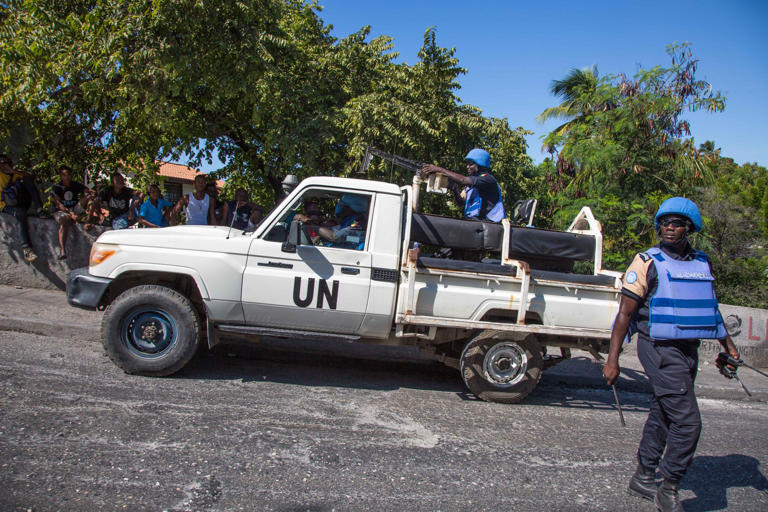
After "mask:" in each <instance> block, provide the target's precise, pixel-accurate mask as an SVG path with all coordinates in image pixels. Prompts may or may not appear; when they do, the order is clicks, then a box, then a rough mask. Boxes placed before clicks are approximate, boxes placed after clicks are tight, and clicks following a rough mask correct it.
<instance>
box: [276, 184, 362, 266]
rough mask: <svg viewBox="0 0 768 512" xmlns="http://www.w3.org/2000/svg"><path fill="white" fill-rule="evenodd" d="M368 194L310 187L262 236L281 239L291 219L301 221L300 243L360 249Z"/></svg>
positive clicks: (284, 236) (283, 237)
mask: <svg viewBox="0 0 768 512" xmlns="http://www.w3.org/2000/svg"><path fill="white" fill-rule="evenodd" d="M370 206H371V196H369V195H367V194H352V193H347V194H344V193H341V192H338V191H333V190H323V189H310V190H307V191H306V192H304V194H302V195H301V197H300V198H299V199H297V200H296V201H295V202H294V203H293V204H292V205H291V207H290V208H289V209H288V211H287V212H286V213H285V214H284V215H283V216H282V217H281V218H280V220H279V221H278V222H277V223H276V224H275V225H274V226H273V227H272V229H271V230H270V231H269V233H268V234H267V236H266V237H265V238H266V240H270V241H273V242H284V241H285V240H286V238H287V236H288V230H289V229H290V225H291V222H292V221H293V220H299V221H301V222H302V223H303V226H304V232H303V236H302V244H303V245H314V246H317V247H335V248H338V249H351V250H357V251H361V250H363V248H364V247H365V240H366V235H367V232H368V214H369V210H370Z"/></svg>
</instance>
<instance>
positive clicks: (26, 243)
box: [0, 154, 43, 263]
mask: <svg viewBox="0 0 768 512" xmlns="http://www.w3.org/2000/svg"><path fill="white" fill-rule="evenodd" d="M0 190H2V195H1V196H0V211H3V212H4V213H7V214H8V215H11V216H13V217H14V218H15V219H16V220H17V221H19V229H20V230H21V250H22V252H23V253H24V259H25V260H27V261H29V262H30V263H31V262H33V261H35V260H36V259H37V254H35V251H34V250H33V249H32V242H31V241H30V238H29V224H28V222H29V221H28V220H27V211H28V210H29V207H30V206H31V205H33V204H34V206H35V207H36V209H37V214H38V215H40V214H41V213H42V211H43V206H42V201H41V199H40V191H39V190H38V189H37V186H36V185H35V182H34V179H33V178H32V176H31V175H30V174H27V173H22V172H18V171H15V170H14V169H13V160H11V157H9V156H8V155H6V154H0Z"/></svg>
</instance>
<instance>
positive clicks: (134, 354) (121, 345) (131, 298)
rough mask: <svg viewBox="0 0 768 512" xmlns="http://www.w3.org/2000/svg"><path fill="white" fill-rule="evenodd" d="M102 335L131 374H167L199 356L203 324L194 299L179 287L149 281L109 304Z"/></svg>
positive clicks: (112, 356) (111, 353) (119, 363)
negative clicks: (193, 303) (193, 304)
mask: <svg viewBox="0 0 768 512" xmlns="http://www.w3.org/2000/svg"><path fill="white" fill-rule="evenodd" d="M101 333H102V338H103V343H104V349H105V350H106V351H107V355H109V358H110V359H112V361H113V362H114V363H115V364H116V365H117V366H119V367H120V368H122V369H123V371H125V373H131V374H135V375H147V376H150V377H163V376H166V375H171V374H172V373H175V372H177V371H179V370H181V369H182V368H183V367H184V366H185V365H186V364H187V363H188V362H189V361H190V360H191V359H192V357H194V355H195V352H196V351H197V347H198V345H199V343H200V322H199V319H198V316H197V312H196V311H195V308H194V307H193V306H192V303H191V302H190V301H189V299H187V298H186V297H184V296H183V295H181V294H180V293H179V292H177V291H176V290H173V289H171V288H166V287H165V286H157V285H144V286H136V287H134V288H129V289H128V290H126V291H124V292H123V293H121V294H120V295H119V296H118V297H117V298H116V299H115V300H114V301H113V302H112V303H111V304H110V305H109V307H108V308H107V310H106V311H105V312H104V317H103V319H102V321H101Z"/></svg>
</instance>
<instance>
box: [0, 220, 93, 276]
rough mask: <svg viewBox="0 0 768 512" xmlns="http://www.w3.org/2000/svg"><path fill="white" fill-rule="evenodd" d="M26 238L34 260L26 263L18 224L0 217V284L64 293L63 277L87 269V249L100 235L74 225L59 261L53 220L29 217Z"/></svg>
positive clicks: (55, 226)
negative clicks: (33, 251)
mask: <svg viewBox="0 0 768 512" xmlns="http://www.w3.org/2000/svg"><path fill="white" fill-rule="evenodd" d="M28 221H29V237H30V239H31V240H32V248H33V249H34V250H35V252H36V253H37V256H38V258H37V260H35V261H34V262H32V263H29V262H28V261H26V260H25V259H24V255H23V254H22V251H21V233H20V231H19V223H18V222H17V221H16V219H15V218H14V217H11V216H10V215H8V214H5V213H0V284H4V285H10V286H23V287H25V288H43V289H52V290H55V289H59V290H64V289H65V287H66V284H67V273H68V272H69V271H70V270H72V269H75V268H79V267H84V266H86V265H88V257H89V255H90V252H91V245H92V244H93V242H94V241H95V240H96V238H98V236H99V235H100V234H101V233H103V232H104V230H105V229H107V228H105V227H103V226H95V227H94V228H93V229H92V230H91V231H90V232H86V231H85V230H84V229H83V225H82V224H79V223H78V224H75V225H74V226H72V228H71V229H70V230H69V236H68V237H67V245H66V248H67V259H66V260H59V259H57V255H58V253H59V238H58V237H59V235H58V224H57V223H56V221H55V220H53V219H39V218H37V217H29V219H28Z"/></svg>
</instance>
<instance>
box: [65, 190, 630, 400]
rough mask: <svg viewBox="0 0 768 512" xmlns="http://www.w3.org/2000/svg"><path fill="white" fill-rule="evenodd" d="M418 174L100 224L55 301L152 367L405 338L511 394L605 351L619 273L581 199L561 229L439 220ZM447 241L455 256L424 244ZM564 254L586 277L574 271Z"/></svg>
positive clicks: (497, 394)
mask: <svg viewBox="0 0 768 512" xmlns="http://www.w3.org/2000/svg"><path fill="white" fill-rule="evenodd" d="M431 180H432V181H431V182H430V183H428V184H427V185H428V186H427V190H440V189H439V188H436V187H435V186H434V185H435V184H434V183H433V181H434V176H433V177H431ZM423 183H424V182H423V181H422V179H421V178H420V177H419V176H416V177H415V178H414V183H413V185H411V186H405V187H399V186H397V185H394V184H389V183H382V182H377V181H367V180H359V179H348V178H332V177H314V178H309V179H306V180H304V181H302V182H301V183H300V184H299V186H298V187H297V188H296V189H295V190H294V191H293V192H292V193H291V194H290V195H289V196H288V197H287V198H285V199H284V200H283V201H282V202H281V203H280V204H279V205H278V206H277V207H276V208H275V209H274V210H273V211H272V212H271V213H270V214H269V215H268V216H267V217H266V219H264V221H263V222H262V223H261V224H260V225H259V226H258V227H257V228H256V229H255V230H254V231H252V232H242V231H239V230H233V229H231V227H221V226H178V227H170V228H163V229H127V230H120V231H108V232H106V233H104V234H102V235H101V236H100V237H99V239H98V240H97V241H96V243H95V244H94V245H93V249H92V251H91V256H90V263H89V267H87V268H82V269H78V270H74V271H72V272H71V273H70V275H69V278H68V282H67V298H68V301H69V303H70V304H71V305H73V306H77V307H83V308H89V309H99V310H102V309H104V310H106V311H105V313H104V316H103V321H102V333H103V343H104V346H105V348H106V351H107V353H108V354H109V356H110V358H111V359H112V360H113V361H114V362H115V363H116V364H117V365H118V366H119V367H120V368H122V369H123V370H124V371H126V372H128V373H133V374H140V375H149V376H164V375H169V374H172V373H174V372H176V371H178V370H179V369H181V368H182V367H184V365H186V364H187V363H188V362H189V361H190V359H191V358H192V357H193V356H194V354H195V352H196V350H197V349H198V346H199V345H201V344H203V343H207V345H208V347H211V348H212V347H213V346H215V345H216V344H217V343H219V342H220V341H221V339H222V338H223V337H227V336H235V337H238V338H242V337H248V338H251V339H253V340H258V339H259V337H260V336H276V337H283V338H293V339H295V338H299V337H305V338H312V339H336V340H339V339H340V340H347V341H350V342H362V343H379V344H393V345H416V346H417V347H418V348H419V349H420V350H421V351H422V352H423V353H427V354H430V355H432V356H434V357H435V358H436V359H438V360H439V361H441V362H443V363H445V364H447V365H449V366H451V367H454V368H456V369H458V370H459V372H460V374H461V377H462V379H463V380H464V382H465V383H466V385H467V387H468V388H469V389H470V391H472V393H474V394H475V395H476V396H478V397H479V398H481V399H483V400H489V401H496V402H507V403H511V402H517V401H520V400H522V399H523V398H524V397H525V396H526V395H527V394H528V393H530V391H531V390H532V389H533V388H534V387H535V386H536V384H537V383H538V381H539V378H540V376H541V372H542V370H543V369H544V368H545V367H546V366H549V365H551V364H554V363H556V362H558V361H560V360H562V359H565V358H568V357H569V356H570V349H571V348H578V349H583V350H587V351H589V352H590V353H591V354H592V355H593V356H595V357H598V358H599V355H598V353H599V352H606V351H607V347H608V340H609V337H610V327H611V323H612V321H613V318H614V316H615V315H616V312H617V307H618V296H619V292H620V287H621V282H620V277H621V275H620V274H619V273H616V272H611V271H604V270H602V269H601V254H602V236H601V232H600V224H599V223H598V222H597V221H596V220H595V219H594V217H593V216H592V213H591V212H590V210H589V209H588V208H584V209H583V210H582V211H581V212H580V213H579V215H578V216H577V218H576V219H575V220H574V222H573V224H572V225H571V226H570V228H569V229H568V230H567V231H565V232H558V231H549V230H543V229H534V228H531V227H514V226H511V225H510V223H509V222H508V221H506V220H505V221H504V222H502V223H501V224H493V223H486V222H478V221H466V220H459V219H451V218H446V217H441V216H436V215H425V214H421V213H418V204H419V192H420V186H421V185H422V184H423ZM446 248H449V249H450V250H451V251H446ZM449 252H452V253H453V254H455V255H460V256H462V258H460V259H459V258H456V259H451V258H445V257H442V258H441V257H435V256H429V255H428V253H431V254H447V253H449ZM487 256H491V258H490V259H489V258H487ZM577 261H589V262H591V263H592V269H593V273H592V274H589V275H585V274H576V273H572V272H571V270H572V269H573V265H574V263H575V262H577ZM581 266H585V264H583V263H582V264H581ZM547 347H556V348H558V349H559V351H558V352H559V354H554V353H552V354H547Z"/></svg>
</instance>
